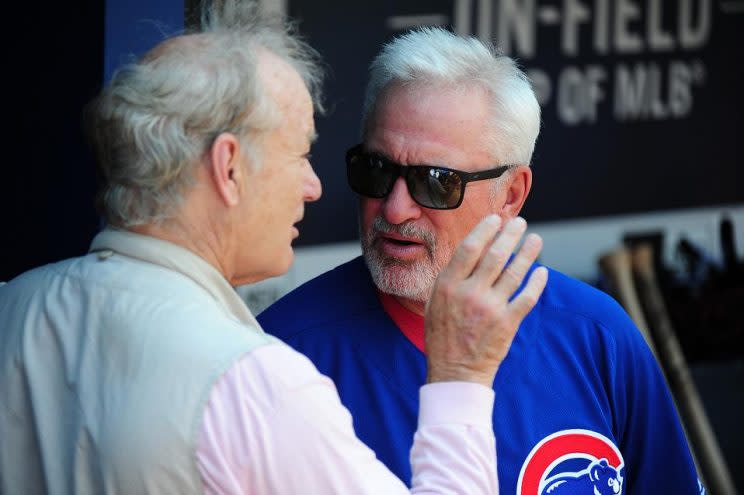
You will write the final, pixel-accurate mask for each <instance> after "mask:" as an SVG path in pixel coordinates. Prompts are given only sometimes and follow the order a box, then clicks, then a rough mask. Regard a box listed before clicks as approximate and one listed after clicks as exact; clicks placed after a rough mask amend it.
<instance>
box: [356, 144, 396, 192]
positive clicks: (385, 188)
mask: <svg viewBox="0 0 744 495" xmlns="http://www.w3.org/2000/svg"><path fill="white" fill-rule="evenodd" d="M346 175H347V178H348V180H349V185H350V186H351V188H352V189H353V190H354V192H356V193H357V194H361V195H362V196H368V197H371V198H384V197H385V196H387V194H388V193H389V192H390V188H391V186H392V184H393V182H394V180H395V179H396V178H397V175H394V170H393V167H391V166H390V165H389V164H387V163H385V162H384V161H383V160H381V159H380V158H378V157H376V156H374V155H368V154H358V155H351V156H349V157H348V159H347V165H346Z"/></svg>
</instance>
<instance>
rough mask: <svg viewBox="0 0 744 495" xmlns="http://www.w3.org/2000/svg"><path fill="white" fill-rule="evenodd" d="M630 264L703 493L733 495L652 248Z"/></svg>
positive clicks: (638, 252)
mask: <svg viewBox="0 0 744 495" xmlns="http://www.w3.org/2000/svg"><path fill="white" fill-rule="evenodd" d="M631 263H632V271H633V275H634V278H635V284H636V288H637V293H638V296H639V298H640V300H641V303H642V306H643V307H644V308H645V314H646V321H647V323H648V328H649V330H650V334H651V336H652V337H653V340H654V342H655V343H656V349H657V352H656V354H657V357H658V359H659V363H660V364H661V366H662V369H663V370H664V374H665V375H666V379H667V383H669V388H670V390H671V392H672V395H673V396H674V399H675V403H676V405H677V410H678V411H679V413H680V416H681V417H682V421H683V424H684V425H685V433H686V435H687V438H688V441H689V442H690V443H691V444H692V447H693V450H694V452H695V458H696V462H697V464H698V465H699V467H700V470H701V474H702V478H703V480H704V481H705V485H706V490H707V491H708V493H711V494H714V495H735V494H736V488H735V487H734V482H733V479H732V477H731V474H730V473H729V471H728V467H727V465H726V461H725V459H724V457H723V453H722V452H721V448H720V446H719V444H718V440H717V438H716V435H715V432H714V431H713V428H712V427H711V424H710V421H709V420H708V415H707V413H706V412H705V408H704V407H703V401H702V400H701V399H700V394H699V392H698V389H697V387H696V386H695V382H694V381H693V379H692V374H691V372H690V368H689V366H688V364H687V360H686V359H685V356H684V354H683V352H682V347H681V345H680V343H679V339H678V338H677V334H676V333H675V331H674V327H673V324H672V321H671V318H670V317H669V313H668V311H667V309H666V305H665V303H664V298H663V295H662V293H661V289H660V288H659V284H658V279H657V277H656V273H655V271H654V253H653V248H652V246H651V245H650V244H645V243H642V244H639V245H637V246H636V247H634V248H633V250H632V252H631Z"/></svg>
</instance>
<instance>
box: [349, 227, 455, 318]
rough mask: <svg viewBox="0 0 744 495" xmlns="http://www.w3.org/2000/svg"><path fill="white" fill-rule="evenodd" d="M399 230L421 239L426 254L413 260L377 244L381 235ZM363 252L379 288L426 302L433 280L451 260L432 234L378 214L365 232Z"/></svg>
mask: <svg viewBox="0 0 744 495" xmlns="http://www.w3.org/2000/svg"><path fill="white" fill-rule="evenodd" d="M390 233H397V234H399V235H401V236H404V237H408V238H414V239H418V240H420V241H421V242H422V243H423V245H424V247H425V248H426V252H427V256H426V257H425V258H422V259H417V260H413V261H408V260H401V259H398V258H394V257H391V256H386V255H384V254H382V253H381V252H380V250H379V248H378V246H377V241H378V239H379V237H380V235H381V234H390ZM361 238H362V254H364V260H365V262H366V263H367V268H369V272H370V274H371V275H372V280H373V281H374V283H375V285H376V286H377V288H378V289H379V290H380V291H382V292H384V293H386V294H390V295H393V296H397V297H402V298H405V299H409V300H411V301H415V302H420V303H423V304H426V302H427V301H428V300H429V298H430V297H431V294H432V291H433V290H434V283H435V282H436V279H437V276H439V273H440V272H441V271H442V269H443V268H444V267H445V266H446V265H447V263H448V262H449V259H448V257H447V253H441V252H439V251H438V250H437V239H436V237H435V236H434V234H433V233H431V232H429V231H428V230H424V229H422V228H420V227H418V226H416V225H413V224H411V223H403V224H400V225H393V224H391V223H388V222H387V221H386V220H385V219H384V218H382V217H376V218H375V219H374V221H373V222H372V225H371V226H370V228H369V231H368V232H367V234H366V235H364V234H362V235H361Z"/></svg>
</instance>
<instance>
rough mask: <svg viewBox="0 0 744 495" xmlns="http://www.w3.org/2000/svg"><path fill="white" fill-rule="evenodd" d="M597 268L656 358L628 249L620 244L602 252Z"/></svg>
mask: <svg viewBox="0 0 744 495" xmlns="http://www.w3.org/2000/svg"><path fill="white" fill-rule="evenodd" d="M599 269H600V270H601V272H602V274H603V275H604V277H605V278H606V279H607V282H608V284H609V286H610V291H611V292H612V295H613V297H615V299H616V300H617V302H619V303H620V305H621V306H622V307H623V308H625V311H627V312H628V315H630V318H631V319H632V320H633V323H635V325H636V327H638V330H640V331H641V334H642V335H643V338H644V339H645V340H646V343H647V344H648V346H649V348H651V352H653V353H654V355H655V356H656V358H657V360H658V356H657V355H656V346H655V345H654V341H653V339H652V338H651V334H650V333H649V331H648V323H647V322H646V317H645V316H644V314H643V307H642V306H641V302H640V300H639V299H638V294H637V293H636V290H635V285H634V283H633V269H632V266H631V257H630V250H629V249H628V248H626V247H624V246H622V247H619V248H617V249H615V250H613V251H610V252H607V253H604V254H603V255H601V256H600V257H599Z"/></svg>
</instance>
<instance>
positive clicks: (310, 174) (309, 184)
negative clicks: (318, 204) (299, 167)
mask: <svg viewBox="0 0 744 495" xmlns="http://www.w3.org/2000/svg"><path fill="white" fill-rule="evenodd" d="M322 193H323V186H322V185H321V184H320V179H319V178H318V176H317V175H316V174H315V170H313V167H312V165H310V164H309V163H308V164H307V174H305V181H304V184H303V190H302V195H303V199H304V200H305V201H307V202H311V201H317V200H318V198H320V195H321V194H322Z"/></svg>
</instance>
